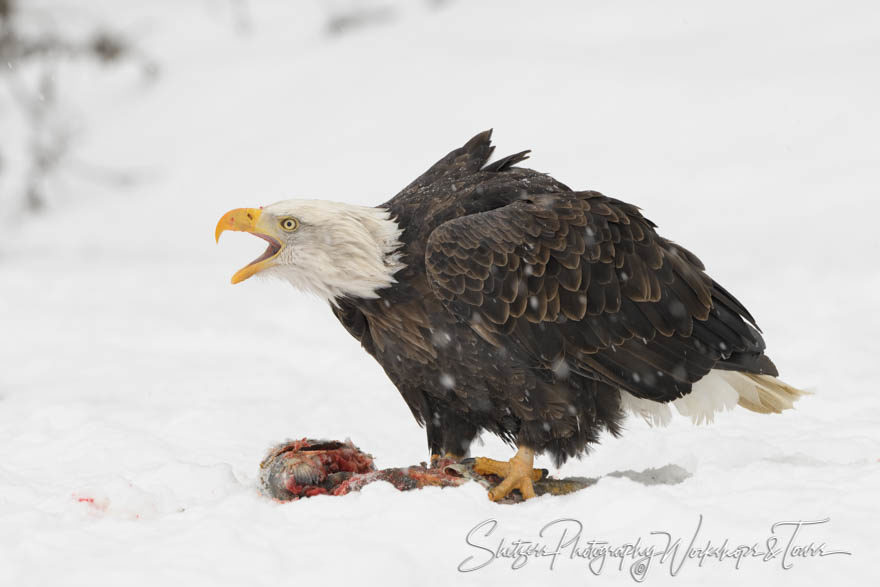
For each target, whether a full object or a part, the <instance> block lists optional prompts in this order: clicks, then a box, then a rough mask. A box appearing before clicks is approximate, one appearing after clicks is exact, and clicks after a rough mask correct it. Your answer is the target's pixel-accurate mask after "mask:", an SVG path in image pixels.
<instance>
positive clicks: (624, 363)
mask: <svg viewBox="0 0 880 587" xmlns="http://www.w3.org/2000/svg"><path fill="white" fill-rule="evenodd" d="M491 153H492V147H491V145H490V133H489V132H485V133H481V134H479V135H477V136H476V137H474V138H473V139H471V140H470V141H469V142H468V143H467V144H465V145H464V146H463V147H461V148H459V149H456V150H455V151H453V152H451V153H450V154H449V155H447V156H446V157H444V158H443V159H441V160H440V161H439V162H437V163H436V164H435V165H434V166H433V167H431V168H430V169H429V170H428V171H427V172H426V173H425V174H423V175H422V176H421V177H419V178H418V179H417V180H416V181H414V182H413V183H412V184H410V185H409V186H407V187H406V188H405V189H404V190H403V191H401V192H400V193H399V194H398V195H397V196H395V197H394V198H392V199H391V200H389V201H388V202H386V203H385V204H383V207H385V208H387V209H388V210H389V211H390V212H391V214H392V215H393V217H394V218H395V219H396V221H397V222H398V224H399V226H400V227H401V228H403V229H404V230H403V233H402V237H401V243H402V247H401V252H402V261H403V262H404V263H405V268H404V269H403V270H401V271H400V272H398V273H397V274H396V275H395V278H396V280H397V283H396V284H394V285H393V286H392V287H389V288H385V289H382V290H380V291H379V292H378V293H379V297H378V298H373V299H362V298H350V297H343V298H339V299H337V300H336V305H335V306H334V312H335V314H336V316H337V317H338V318H339V320H340V321H341V322H342V323H343V324H344V325H345V327H346V328H347V329H348V331H349V332H350V333H351V334H352V335H353V336H355V337H356V338H358V339H359V340H360V342H361V344H362V345H363V347H364V348H365V349H366V350H367V351H368V352H369V353H370V354H371V355H373V356H374V357H375V358H376V360H377V361H378V362H379V363H380V364H381V365H382V367H383V368H384V370H385V372H386V373H387V374H388V376H389V377H390V379H391V381H392V382H393V383H394V384H395V385H396V386H397V388H398V389H399V390H400V393H401V394H402V395H403V398H404V400H405V401H406V403H407V405H408V406H409V408H410V409H411V410H412V413H413V415H414V416H415V418H416V420H417V421H418V422H419V423H421V424H423V425H424V426H425V428H426V430H427V436H428V445H429V449H430V450H431V451H432V453H435V454H442V453H445V452H451V453H454V454H464V453H465V452H466V451H467V448H468V447H469V445H470V443H471V441H472V440H473V439H474V438H475V437H476V435H477V434H478V433H479V432H480V431H482V430H488V431H489V432H492V433H494V434H497V435H498V436H500V437H501V438H503V439H504V440H506V441H508V442H510V443H512V444H513V443H515V444H518V445H523V446H528V447H530V448H533V449H535V450H536V451H538V452H547V453H549V454H550V455H552V456H553V457H554V459H555V460H556V462H558V463H559V462H563V461H565V459H567V458H568V457H572V456H576V455H579V454H581V453H583V451H584V450H585V449H586V448H587V447H588V445H589V444H590V443H593V442H596V441H597V440H598V437H599V434H600V433H601V432H602V431H603V430H608V431H610V432H611V433H612V434H618V433H619V432H620V430H621V428H620V422H621V419H622V417H623V413H622V410H621V393H620V392H621V390H623V391H625V392H627V393H629V394H631V395H632V396H634V397H636V398H643V399H647V400H651V401H654V402H669V401H672V400H675V399H677V398H680V397H682V396H684V395H686V394H688V393H690V392H691V389H692V386H693V384H694V383H696V382H697V381H699V380H700V379H701V378H703V377H704V376H706V375H707V374H708V373H709V372H710V370H712V369H720V370H730V371H739V372H744V373H753V374H760V375H776V374H777V373H776V368H775V367H774V366H773V364H772V362H771V361H770V360H769V359H768V358H767V357H766V356H765V355H764V348H765V345H764V341H763V339H762V337H761V335H760V333H759V331H758V329H757V327H756V325H755V322H754V319H753V318H752V317H751V315H750V314H749V313H748V311H747V310H746V309H745V308H744V307H743V305H742V304H740V303H739V302H738V301H737V300H736V298H734V297H733V296H732V295H731V294H730V293H728V292H727V291H726V290H725V289H724V288H723V287H721V286H720V285H719V284H717V283H716V282H715V281H714V280H713V279H712V278H710V277H709V276H708V275H707V274H706V273H705V271H704V267H703V264H702V263H701V262H700V261H699V259H697V257H696V256H694V255H693V254H692V253H690V252H689V251H687V250H686V249H684V248H683V247H681V246H679V245H677V244H675V243H673V242H671V241H669V240H667V239H665V238H663V237H661V236H659V235H658V234H657V232H656V231H655V225H654V224H653V223H652V222H651V221H650V220H648V219H646V218H645V217H643V216H642V214H641V212H640V211H639V209H638V208H637V207H636V206H633V205H631V204H627V203H625V202H621V201H619V200H616V199H614V198H609V197H607V196H604V195H602V194H600V193H598V192H592V191H572V190H571V189H570V188H568V187H567V186H565V185H563V184H562V183H560V182H558V181H556V180H555V179H553V178H552V177H550V176H549V175H546V174H543V173H539V172H537V171H533V170H531V169H525V168H520V167H516V166H515V164H516V163H518V162H520V161H522V160H523V159H525V158H526V153H527V152H523V153H518V154H516V155H512V156H510V157H506V158H504V159H501V160H499V161H497V162H495V163H492V164H488V165H487V161H488V160H489V157H490V155H491Z"/></svg>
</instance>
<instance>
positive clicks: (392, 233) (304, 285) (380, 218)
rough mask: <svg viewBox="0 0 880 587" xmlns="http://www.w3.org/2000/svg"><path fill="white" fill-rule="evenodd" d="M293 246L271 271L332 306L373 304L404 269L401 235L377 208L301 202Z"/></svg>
mask: <svg viewBox="0 0 880 587" xmlns="http://www.w3.org/2000/svg"><path fill="white" fill-rule="evenodd" d="M297 214H299V215H300V218H301V222H302V226H301V228H300V229H299V230H298V231H297V232H298V233H299V234H297V244H296V245H295V246H292V247H288V248H286V249H285V250H284V251H283V252H282V256H283V257H284V258H282V259H279V260H280V261H281V262H280V263H278V264H277V265H276V266H275V267H274V268H273V269H274V271H273V273H274V274H275V276H277V277H281V278H283V279H285V280H287V281H289V282H290V283H291V284H292V285H293V286H294V287H296V288H298V289H300V290H303V291H306V292H309V293H313V294H315V295H317V296H319V297H321V298H323V299H325V300H328V301H330V302H331V303H334V304H335V303H336V302H335V300H336V299H337V298H341V297H353V298H364V299H373V298H377V297H379V293H378V292H379V290H381V289H383V288H387V287H390V286H391V285H393V284H394V283H396V280H395V278H394V274H395V273H397V272H398V271H400V270H401V269H403V268H404V266H405V265H404V264H403V262H402V261H401V256H402V253H401V251H400V247H401V242H400V236H401V234H402V233H403V230H402V229H401V228H400V227H399V226H398V224H397V222H396V221H395V220H394V219H393V218H392V217H391V213H390V212H389V211H388V210H387V209H385V208H381V207H376V208H373V207H368V206H355V205H352V204H343V203H339V202H327V201H318V200H314V201H302V200H301V201H299V202H298V203H297Z"/></svg>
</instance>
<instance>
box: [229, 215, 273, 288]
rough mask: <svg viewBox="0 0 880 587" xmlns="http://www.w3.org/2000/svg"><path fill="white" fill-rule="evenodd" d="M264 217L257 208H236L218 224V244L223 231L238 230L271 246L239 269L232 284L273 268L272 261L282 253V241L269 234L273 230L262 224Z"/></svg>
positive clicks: (233, 277)
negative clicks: (270, 267)
mask: <svg viewBox="0 0 880 587" xmlns="http://www.w3.org/2000/svg"><path fill="white" fill-rule="evenodd" d="M262 215H263V211H262V210H259V209H257V208H236V209H235V210H230V211H229V212H227V213H226V214H224V215H223V218H221V219H220V221H219V222H218V223H217V228H216V230H214V239H215V240H216V241H217V242H219V241H220V235H221V234H223V231H226V230H237V231H240V232H249V233H251V234H252V235H254V236H258V237H260V238H261V239H263V240H264V241H266V242H268V243H269V246H268V247H267V248H266V251H265V252H264V253H263V254H262V255H260V256H259V257H257V258H256V259H254V260H253V261H251V262H250V263H248V264H247V265H246V266H244V267H242V268H241V269H239V270H238V271H237V272H236V273H235V275H233V276H232V283H239V282H241V281H244V280H245V279H247V278H248V277H250V276H251V275H254V274H256V273H259V272H260V271H262V270H263V269H265V268H267V267H269V266H271V265H272V260H273V259H275V257H277V256H278V254H279V253H280V252H281V247H282V245H281V241H279V240H278V239H277V238H275V237H274V236H272V235H271V234H269V231H271V230H272V229H271V228H270V227H268V226H266V223H265V222H260V217H261V216H262Z"/></svg>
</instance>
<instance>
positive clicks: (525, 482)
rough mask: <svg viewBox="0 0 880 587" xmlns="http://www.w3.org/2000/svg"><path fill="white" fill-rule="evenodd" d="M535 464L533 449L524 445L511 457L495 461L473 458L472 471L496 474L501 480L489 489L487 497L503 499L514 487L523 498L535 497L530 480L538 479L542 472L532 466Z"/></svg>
mask: <svg viewBox="0 0 880 587" xmlns="http://www.w3.org/2000/svg"><path fill="white" fill-rule="evenodd" d="M534 464H535V451H533V450H532V449H530V448H526V447H524V446H521V447H519V450H518V451H516V454H515V455H514V456H513V458H512V459H510V460H509V461H507V462H506V463H505V462H504V461H496V460H493V459H487V458H484V457H477V458H476V459H475V460H474V471H476V472H477V473H479V474H480V475H497V476H499V477H501V478H502V479H503V480H502V481H501V483H499V484H498V485H496V486H495V487H493V488H492V489H491V490H489V499H491V500H492V501H498V500H500V499H504V498H505V497H507V495H508V494H509V493H510V492H511V491H513V490H514V489H519V492H520V493H521V494H522V496H523V499H531V498H532V497H535V488H534V486H533V485H532V482H534V481H539V480H540V479H541V476H542V475H543V472H542V471H541V470H540V469H535V468H533V465H534Z"/></svg>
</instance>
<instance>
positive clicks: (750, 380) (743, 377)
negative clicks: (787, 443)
mask: <svg viewBox="0 0 880 587" xmlns="http://www.w3.org/2000/svg"><path fill="white" fill-rule="evenodd" d="M721 373H722V375H721V376H722V377H724V378H725V379H726V380H727V381H728V382H729V383H730V385H731V386H732V387H733V388H734V389H735V390H736V393H737V394H738V395H739V402H738V403H739V405H741V406H742V407H744V408H745V409H747V410H751V411H753V412H758V413H759V414H778V413H780V412H782V410H789V409H791V408H793V407H794V402H796V401H797V400H798V399H800V397H801V396H802V395H808V392H806V391H802V390H800V389H797V388H795V387H792V386H791V385H789V384H787V383H785V382H784V381H781V380H779V379H777V378H776V377H773V376H771V375H755V374H753V373H741V372H738V371H722V372H721Z"/></svg>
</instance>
